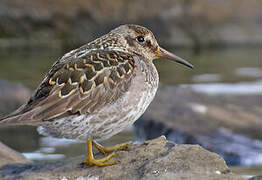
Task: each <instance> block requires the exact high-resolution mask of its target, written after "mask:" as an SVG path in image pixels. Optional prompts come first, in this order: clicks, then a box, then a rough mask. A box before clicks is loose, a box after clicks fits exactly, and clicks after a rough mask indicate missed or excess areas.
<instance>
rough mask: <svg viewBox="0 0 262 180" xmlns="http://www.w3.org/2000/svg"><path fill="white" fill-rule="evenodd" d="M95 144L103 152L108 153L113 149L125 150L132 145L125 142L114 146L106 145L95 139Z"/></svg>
mask: <svg viewBox="0 0 262 180" xmlns="http://www.w3.org/2000/svg"><path fill="white" fill-rule="evenodd" d="M93 144H94V146H95V147H96V148H97V149H98V150H99V151H100V152H101V153H103V154H106V153H111V152H113V151H123V150H126V149H127V148H128V146H129V145H130V143H129V142H128V143H123V144H119V145H116V146H113V147H107V148H106V147H104V146H102V145H101V144H98V143H97V142H95V141H93Z"/></svg>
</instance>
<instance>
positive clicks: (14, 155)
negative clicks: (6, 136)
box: [0, 142, 31, 166]
mask: <svg viewBox="0 0 262 180" xmlns="http://www.w3.org/2000/svg"><path fill="white" fill-rule="evenodd" d="M25 162H27V163H28V162H31V161H30V160H28V159H26V158H25V157H24V156H23V155H22V154H21V153H19V152H17V151H15V150H13V149H11V148H9V147H7V146H6V145H4V144H3V143H1V142H0V166H3V165H6V164H10V163H25Z"/></svg>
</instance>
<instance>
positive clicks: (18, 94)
mask: <svg viewBox="0 0 262 180" xmlns="http://www.w3.org/2000/svg"><path fill="white" fill-rule="evenodd" d="M30 95H31V92H30V90H29V89H27V88H25V87H24V86H23V85H22V84H18V83H12V82H8V81H5V80H0V117H2V116H3V115H6V114H8V113H10V112H12V111H14V110H16V109H17V108H18V107H20V106H21V105H22V104H23V103H25V102H26V101H27V100H28V99H29V97H30Z"/></svg>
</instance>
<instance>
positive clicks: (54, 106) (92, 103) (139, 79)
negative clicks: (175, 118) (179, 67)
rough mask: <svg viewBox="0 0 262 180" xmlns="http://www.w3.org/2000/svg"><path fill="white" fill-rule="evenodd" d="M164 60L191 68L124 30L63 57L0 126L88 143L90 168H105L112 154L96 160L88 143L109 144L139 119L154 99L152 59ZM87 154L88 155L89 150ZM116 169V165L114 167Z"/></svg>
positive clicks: (139, 30)
mask: <svg viewBox="0 0 262 180" xmlns="http://www.w3.org/2000/svg"><path fill="white" fill-rule="evenodd" d="M158 57H166V58H168V59H171V60H173V61H176V62H178V63H181V64H184V65H186V66H189V67H192V65H191V64H189V63H187V62H186V61H185V60H183V59H181V58H179V57H177V56H175V55H173V54H171V53H169V52H167V51H166V50H164V49H162V48H160V47H159V45H158V44H157V41H156V39H155V37H154V35H153V34H152V32H151V31H149V30H148V29H146V28H144V27H141V26H137V25H123V26H120V27H118V28H116V29H114V30H112V31H111V32H109V33H108V34H106V35H104V36H102V37H100V38H98V39H96V40H94V41H92V42H90V43H88V44H86V45H84V46H82V47H80V48H78V49H76V50H73V51H71V52H69V53H67V54H65V55H64V56H63V57H62V58H61V59H59V60H58V61H57V62H56V63H55V64H54V65H53V66H52V67H51V69H50V71H49V72H48V73H47V75H46V77H45V78H44V80H43V81H42V83H41V84H40V85H39V87H38V88H37V90H36V91H35V93H34V94H33V96H32V97H31V98H30V100H29V101H28V102H27V103H26V104H25V105H24V106H22V107H21V108H19V109H18V110H17V111H16V112H14V113H12V114H10V115H9V116H7V117H6V118H4V119H2V120H0V125H35V126H41V130H40V131H41V132H42V133H44V134H49V135H52V136H57V137H65V138H78V139H89V141H88V145H89V155H88V158H87V159H86V160H85V163H87V164H89V165H98V166H103V165H111V164H112V163H109V164H108V163H105V162H106V161H107V160H109V159H110V158H111V157H112V156H113V155H111V156H109V157H107V158H105V159H103V160H94V158H93V155H92V147H90V146H92V144H93V145H95V146H96V147H97V148H98V149H99V150H100V151H101V152H111V150H121V149H123V147H125V145H123V146H121V147H116V148H113V149H110V150H108V149H104V148H102V147H100V146H99V145H98V144H97V143H95V142H93V141H92V140H91V139H96V140H99V139H101V140H102V139H107V138H109V137H111V136H112V135H114V134H116V133H118V132H120V131H121V130H123V129H124V128H126V127H127V126H128V125H130V124H132V123H133V122H134V121H135V120H137V119H138V118H139V117H140V116H141V115H142V114H143V113H144V111H145V110H146V108H147V107H148V105H149V104H150V102H151V101H152V100H153V98H154V96H155V93H156V90H157V87H158V73H157V71H156V69H155V66H154V64H153V62H152V61H153V59H155V58H158ZM90 149H91V150H90ZM113 164H114V163H113Z"/></svg>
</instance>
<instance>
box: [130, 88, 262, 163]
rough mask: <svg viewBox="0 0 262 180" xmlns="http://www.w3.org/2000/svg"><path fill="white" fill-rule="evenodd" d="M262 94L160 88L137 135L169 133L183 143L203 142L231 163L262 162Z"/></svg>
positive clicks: (137, 125)
mask: <svg viewBox="0 0 262 180" xmlns="http://www.w3.org/2000/svg"><path fill="white" fill-rule="evenodd" d="M261 102H262V101H261V96H259V95H230V96H227V95H208V94H204V93H197V92H195V91H194V90H193V89H192V88H191V87H190V86H187V87H165V88H160V89H159V91H158V92H157V96H156V98H155V99H154V101H153V102H152V103H151V105H150V107H149V108H148V110H147V111H146V113H145V114H144V115H143V116H142V118H141V119H140V120H138V121H137V122H136V123H135V127H136V128H135V130H136V134H137V136H138V137H139V138H140V139H142V140H146V139H152V138H155V137H157V136H160V135H162V134H163V135H165V136H166V137H167V139H168V140H170V141H173V142H176V143H181V144H184V143H186V144H200V145H201V146H203V147H204V148H206V149H208V150H210V151H213V152H216V153H218V154H220V155H221V156H222V157H223V158H224V159H225V160H226V162H227V163H228V164H230V165H240V164H241V165H254V164H261V163H262V162H261V158H258V157H261V153H262V150H261V149H262V141H259V140H258V139H261V138H262V135H261V129H262V121H261V112H262V108H261V107H262V104H261Z"/></svg>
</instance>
